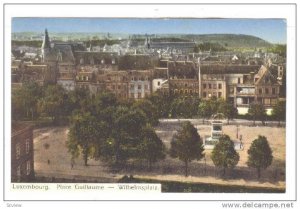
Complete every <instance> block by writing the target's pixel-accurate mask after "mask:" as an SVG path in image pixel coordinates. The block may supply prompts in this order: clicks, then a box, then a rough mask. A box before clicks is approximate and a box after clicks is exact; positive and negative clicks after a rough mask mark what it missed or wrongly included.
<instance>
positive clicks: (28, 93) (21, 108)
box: [12, 82, 43, 120]
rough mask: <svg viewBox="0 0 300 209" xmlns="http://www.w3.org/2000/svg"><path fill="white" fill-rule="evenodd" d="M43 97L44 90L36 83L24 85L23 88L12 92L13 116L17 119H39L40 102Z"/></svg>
mask: <svg viewBox="0 0 300 209" xmlns="http://www.w3.org/2000/svg"><path fill="white" fill-rule="evenodd" d="M42 96H43V88H42V87H41V86H39V85H38V84H37V83H35V82H27V83H24V84H23V86H22V88H20V89H16V90H15V89H13V90H12V115H13V117H14V118H16V119H21V118H20V117H26V118H30V119H31V120H33V119H35V118H36V117H37V104H38V100H39V99H40V98H41V97H42Z"/></svg>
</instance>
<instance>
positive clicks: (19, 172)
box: [17, 166, 21, 181]
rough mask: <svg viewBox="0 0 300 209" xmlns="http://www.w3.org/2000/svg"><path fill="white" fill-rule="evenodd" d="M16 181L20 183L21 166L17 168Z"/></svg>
mask: <svg viewBox="0 0 300 209" xmlns="http://www.w3.org/2000/svg"><path fill="white" fill-rule="evenodd" d="M17 179H18V181H21V166H18V167H17Z"/></svg>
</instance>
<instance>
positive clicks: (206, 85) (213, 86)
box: [202, 83, 222, 89]
mask: <svg viewBox="0 0 300 209" xmlns="http://www.w3.org/2000/svg"><path fill="white" fill-rule="evenodd" d="M202 87H203V89H222V84H221V83H218V84H216V83H213V84H211V83H204V84H203V85H202Z"/></svg>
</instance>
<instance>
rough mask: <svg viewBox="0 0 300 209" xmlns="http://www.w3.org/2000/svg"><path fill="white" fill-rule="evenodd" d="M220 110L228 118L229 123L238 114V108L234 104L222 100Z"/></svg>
mask: <svg viewBox="0 0 300 209" xmlns="http://www.w3.org/2000/svg"><path fill="white" fill-rule="evenodd" d="M219 112H220V113H222V114H223V115H224V117H225V118H227V124H229V120H230V119H233V118H235V117H236V116H237V113H238V111H237V109H236V108H235V107H234V106H233V104H231V103H229V102H227V101H224V100H222V101H221V102H220V105H219Z"/></svg>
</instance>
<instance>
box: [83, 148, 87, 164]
mask: <svg viewBox="0 0 300 209" xmlns="http://www.w3.org/2000/svg"><path fill="white" fill-rule="evenodd" d="M83 160H84V165H85V166H87V165H88V164H87V162H88V148H87V147H85V148H83Z"/></svg>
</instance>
